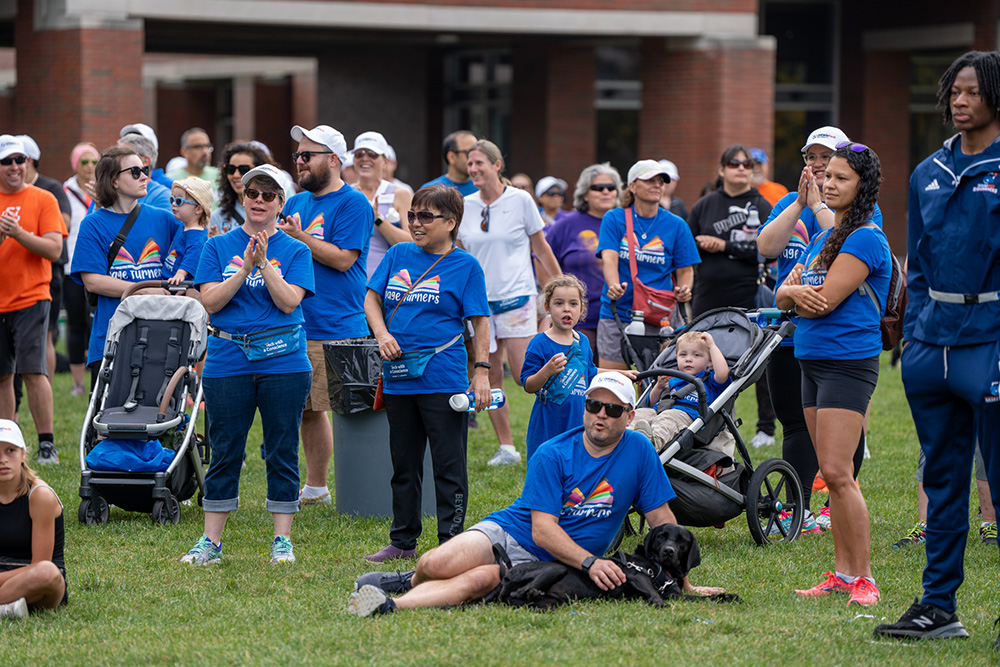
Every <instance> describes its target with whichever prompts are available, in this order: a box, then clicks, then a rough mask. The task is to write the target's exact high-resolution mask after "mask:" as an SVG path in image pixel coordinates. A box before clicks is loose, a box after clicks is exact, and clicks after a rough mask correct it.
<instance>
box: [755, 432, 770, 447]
mask: <svg viewBox="0 0 1000 667" xmlns="http://www.w3.org/2000/svg"><path fill="white" fill-rule="evenodd" d="M774 442H775V440H774V436H773V435H768V434H767V433H764V432H763V431H757V435H755V436H754V437H753V440H751V441H750V444H751V445H753V446H754V447H757V448H760V447H770V446H771V445H773V444H774Z"/></svg>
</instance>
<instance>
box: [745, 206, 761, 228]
mask: <svg viewBox="0 0 1000 667" xmlns="http://www.w3.org/2000/svg"><path fill="white" fill-rule="evenodd" d="M746 225H747V227H749V228H750V229H757V228H758V227H760V211H758V210H757V209H755V208H751V209H750V213H748V214H747V222H746Z"/></svg>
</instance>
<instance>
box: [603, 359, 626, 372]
mask: <svg viewBox="0 0 1000 667" xmlns="http://www.w3.org/2000/svg"><path fill="white" fill-rule="evenodd" d="M601 368H603V369H604V370H608V371H627V370H628V369H629V367H628V364H626V363H622V362H619V361H608V360H607V359H602V360H601Z"/></svg>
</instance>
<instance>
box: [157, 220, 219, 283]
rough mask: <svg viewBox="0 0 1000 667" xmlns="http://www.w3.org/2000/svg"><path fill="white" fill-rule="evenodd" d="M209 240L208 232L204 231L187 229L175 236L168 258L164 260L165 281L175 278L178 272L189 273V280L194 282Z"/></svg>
mask: <svg viewBox="0 0 1000 667" xmlns="http://www.w3.org/2000/svg"><path fill="white" fill-rule="evenodd" d="M207 240H208V232H207V231H205V230H204V229H200V228H199V229H185V230H183V231H182V232H181V233H180V234H177V235H176V236H174V242H173V244H172V245H171V246H170V252H168V253H167V258H166V259H165V260H163V279H164V280H169V279H170V278H173V277H174V276H175V275H176V274H177V272H178V271H180V270H182V269H183V270H184V271H187V280H194V273H195V271H197V270H198V260H200V259H201V249H202V248H203V247H204V245H205V241H207Z"/></svg>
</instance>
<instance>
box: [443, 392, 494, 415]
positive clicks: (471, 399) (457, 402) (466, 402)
mask: <svg viewBox="0 0 1000 667" xmlns="http://www.w3.org/2000/svg"><path fill="white" fill-rule="evenodd" d="M490 395H491V396H492V398H493V400H492V401H490V404H489V405H487V406H486V407H485V408H484V409H486V410H496V409H497V408H502V407H503V405H504V403H506V402H507V397H506V396H505V395H504V393H503V389H491V390H490ZM448 405H450V406H451V409H452V410H454V411H455V412H475V411H476V394H475V393H474V392H471V391H470V392H466V393H464V394H454V395H453V396H452V397H451V398H449V399H448Z"/></svg>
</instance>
